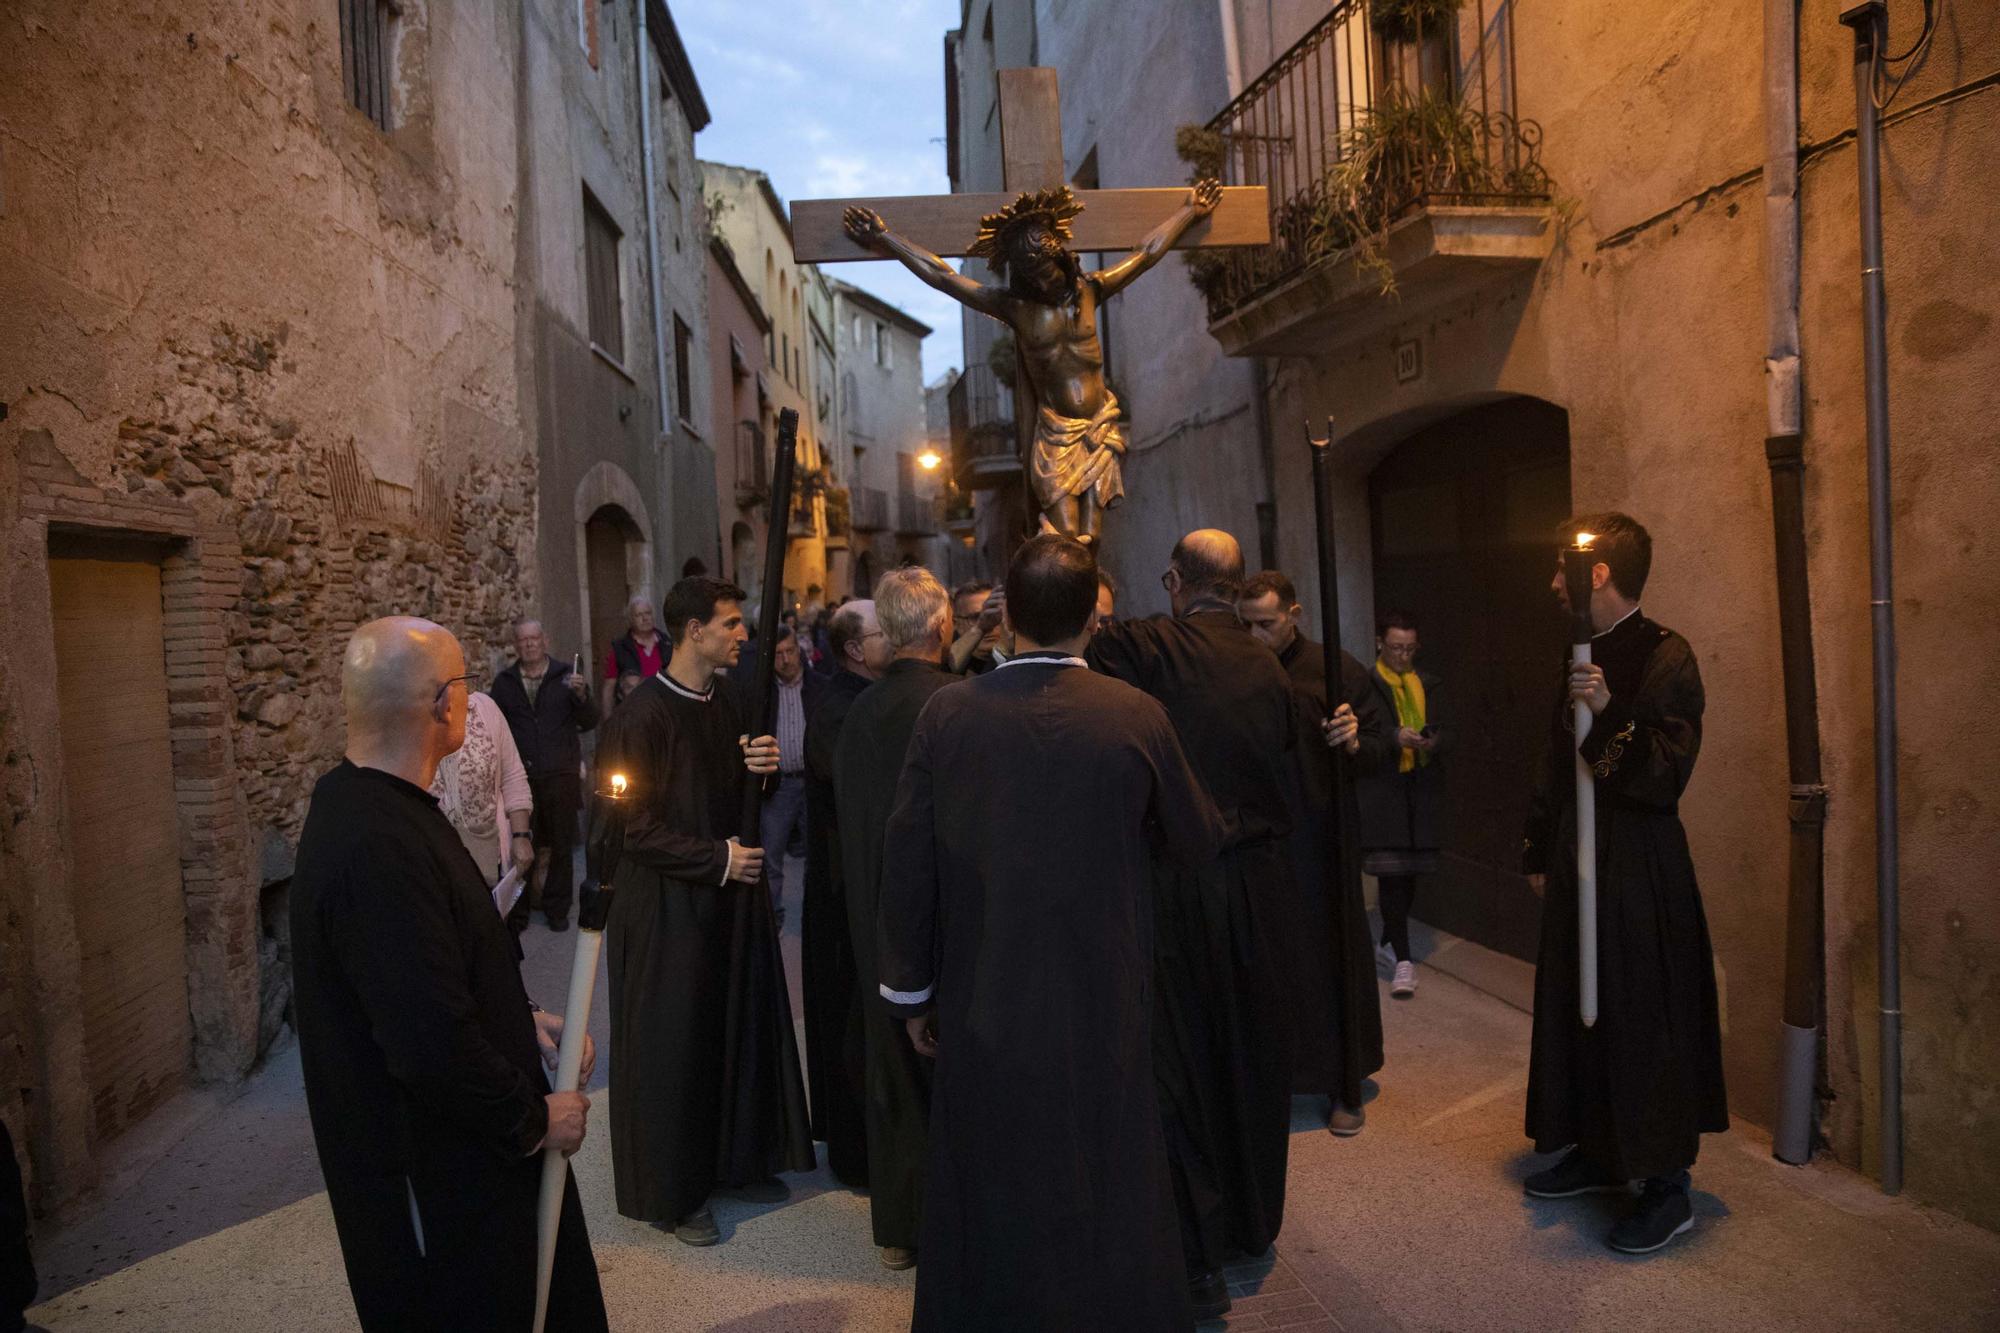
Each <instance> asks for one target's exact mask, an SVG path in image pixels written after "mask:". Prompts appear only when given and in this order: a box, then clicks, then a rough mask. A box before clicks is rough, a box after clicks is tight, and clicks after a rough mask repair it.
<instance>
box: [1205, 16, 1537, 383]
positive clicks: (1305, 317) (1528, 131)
mask: <svg viewBox="0 0 2000 1333" xmlns="http://www.w3.org/2000/svg"><path fill="white" fill-rule="evenodd" d="M1513 13H1514V9H1513V5H1512V4H1511V3H1508V2H1506V0H1337V3H1335V4H1334V6H1333V8H1332V10H1331V12H1329V13H1328V14H1327V16H1326V17H1325V18H1323V19H1322V20H1320V22H1319V23H1317V24H1316V25H1314V27H1313V28H1312V30H1311V31H1309V32H1308V33H1306V35H1305V36H1304V37H1302V38H1300V39H1299V41H1298V42H1297V43H1296V44H1294V45H1293V46H1292V48H1291V49H1290V50H1289V51H1287V52H1285V54H1284V55H1282V56H1280V57H1279V58H1278V61H1277V63H1275V64H1274V65H1272V66H1271V68H1269V69H1268V70H1266V71H1264V73H1263V74H1262V75H1260V76H1259V77H1258V79H1257V80H1256V81H1255V82H1254V83H1252V84H1251V85H1250V86H1249V87H1248V88H1246V89H1244V91H1243V95H1242V96H1240V97H1238V98H1237V99H1236V100H1235V101H1233V102H1231V103H1230V104H1229V105H1228V106H1227V107H1225V108H1223V110H1222V112H1221V114H1219V115H1217V116H1216V117H1215V118H1214V119H1213V120H1211V121H1209V122H1208V124H1207V125H1205V126H1190V127H1187V128H1185V129H1183V130H1182V132H1181V134H1180V136H1179V142H1178V146H1179V148H1180V151H1181V156H1182V157H1183V158H1185V159H1186V160H1187V161H1189V162H1190V163H1191V164H1193V165H1194V167H1195V169H1196V170H1197V171H1198V172H1201V173H1203V174H1211V173H1212V174H1215V175H1219V176H1220V177H1221V179H1222V182H1223V184H1225V185H1262V186H1266V187H1267V188H1268V189H1269V191H1270V197H1271V235H1272V238H1273V240H1272V243H1271V244H1270V245H1268V246H1261V247H1258V248H1255V249H1244V250H1211V251H1200V252H1195V253H1194V254H1192V255H1191V256H1190V262H1189V265H1188V272H1189V276H1190V278H1191V279H1192V280H1193V281H1194V283H1195V286H1196V287H1197V288H1198V289H1199V290H1200V291H1201V293H1202V295H1203V297H1204V298H1206V300H1207V302H1208V312H1209V332H1210V333H1212V334H1213V335H1214V336H1215V338H1216V340H1217V341H1218V342H1220V343H1221V344H1222V346H1223V350H1224V351H1226V352H1228V353H1229V354H1230V355H1232V356H1273V355H1310V354H1314V353H1321V352H1325V351H1327V350H1329V349H1330V348H1333V347H1337V346H1340V345H1342V344H1344V343H1348V342H1352V341H1355V340H1357V339H1359V338H1362V337H1366V336H1368V335H1370V334H1373V333H1376V332H1379V331H1381V330H1382V329H1384V328H1387V327H1388V326H1390V325H1392V324H1394V323H1399V322H1401V321H1403V320H1406V319H1408V318H1409V317H1410V315H1411V314H1412V313H1413V312H1415V311H1417V310H1421V309H1423V308H1426V307H1428V306H1432V305H1436V304H1439V303H1441V302H1444V301H1448V300H1452V299H1455V298H1457V297H1460V296H1463V295H1465V294H1467V293H1469V292H1471V291H1472V290H1474V289H1475V288H1477V287H1480V286H1483V285H1485V284H1486V283H1488V282H1491V281H1492V280H1493V279H1494V278H1495V277H1496V276H1498V275H1501V274H1504V273H1507V272H1510V271H1512V272H1520V271H1524V270H1531V269H1533V268H1534V267H1535V266H1536V265H1538V264H1540V263H1541V261H1542V260H1543V259H1544V258H1545V257H1547V255H1548V253H1549V251H1550V249H1551V248H1552V247H1553V245H1554V242H1555V223H1554V217H1553V209H1552V208H1551V205H1550V191H1551V186H1550V181H1549V177H1548V173H1547V172H1546V171H1545V170H1543V168H1542V164H1541V161H1540V150H1541V141H1542V131H1541V126H1540V125H1538V124H1537V123H1536V122H1534V121H1532V120H1525V119H1522V118H1521V116H1520V113H1519V110H1518V108H1517V105H1516V103H1515V98H1514V58H1515V53H1514V31H1513ZM1392 293H1393V294H1394V296H1395V297H1396V298H1397V299H1395V300H1394V301H1390V300H1385V299H1384V298H1385V297H1387V296H1389V295H1391V294H1392Z"/></svg>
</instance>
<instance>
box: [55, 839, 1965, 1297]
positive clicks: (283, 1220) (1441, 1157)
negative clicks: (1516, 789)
mask: <svg viewBox="0 0 2000 1333" xmlns="http://www.w3.org/2000/svg"><path fill="white" fill-rule="evenodd" d="M801 878H802V876H799V877H791V876H788V882H789V884H790V885H792V886H796V885H797V884H798V883H799V882H800V880H801ZM793 892H794V893H796V888H795V887H794V889H793ZM798 915H799V914H798V911H797V906H796V902H794V904H793V907H792V911H791V913H790V925H789V926H788V927H787V932H786V935H787V938H786V944H787V948H788V953H789V954H790V959H791V961H792V963H793V965H794V969H795V968H796V957H797V943H798V942H797V922H798ZM575 938H576V937H575V935H574V934H568V935H551V934H549V933H548V932H547V931H546V930H545V929H543V928H542V926H541V925H540V924H539V922H538V923H537V924H536V925H535V926H534V927H533V928H532V929H531V930H530V932H529V934H528V937H527V943H528V951H529V957H528V961H527V964H526V973H527V976H528V980H529V992H530V994H532V995H534V996H535V997H537V998H538V999H540V1000H541V1001H543V1002H544V1003H546V1004H551V1005H554V1004H560V1003H561V999H562V995H563V992H564V989H565V986H566V982H567V977H568V971H569V960H570V956H571V951H572V948H573V942H574V940H575ZM1419 952H1420V954H1424V955H1427V956H1429V957H1431V958H1432V959H1433V960H1434V961H1436V962H1438V963H1439V964H1441V965H1444V966H1448V967H1450V968H1451V969H1452V971H1453V972H1455V973H1457V974H1458V975H1456V976H1453V975H1446V974H1445V973H1442V972H1440V971H1438V970H1435V969H1433V968H1430V967H1425V968H1423V969H1421V976H1422V986H1421V989H1420V992H1419V994H1418V996H1417V997H1416V998H1415V999H1413V1000H1410V1001H1394V1002H1392V1001H1389V1000H1387V999H1386V998H1385V999H1384V1001H1383V1004H1384V1009H1385V1021H1386V1024H1387V1040H1388V1049H1389V1059H1390V1064H1389V1067H1388V1068H1387V1069H1386V1070H1385V1071H1384V1072H1383V1074H1382V1075H1381V1077H1380V1080H1379V1088H1378V1092H1377V1095H1376V1096H1375V1097H1374V1099H1373V1100H1372V1101H1371V1102H1370V1104H1369V1106H1368V1108H1367V1109H1368V1127H1367V1129H1366V1131H1365V1132H1363V1133H1362V1134H1361V1135H1360V1136H1359V1137H1357V1138H1354V1139H1345V1140H1339V1139H1334V1138H1333V1137H1331V1136H1330V1135H1328V1134H1327V1133H1326V1132H1325V1131H1324V1129H1323V1128H1321V1125H1322V1123H1323V1120H1322V1118H1321V1110H1320V1108H1318V1107H1314V1106H1311V1105H1309V1104H1308V1103H1307V1101H1306V1100H1305V1099H1300V1101H1299V1102H1298V1103H1297V1104H1296V1107H1295V1117H1294V1121H1293V1130H1294V1133H1293V1136H1292V1165H1291V1175H1290V1197H1289V1200H1288V1206H1287V1213H1286V1220H1285V1229H1284V1233H1283V1235H1282V1236H1281V1237H1280V1239H1279V1241H1278V1245H1277V1247H1276V1252H1275V1254H1274V1255H1272V1256H1268V1257H1266V1258H1265V1259H1263V1260H1260V1261H1256V1262H1248V1263H1244V1264H1241V1265H1239V1266H1237V1267H1235V1268H1233V1269H1232V1270H1231V1271H1230V1273H1229V1277H1230V1285H1231V1290H1232V1292H1233V1293H1234V1294H1235V1296H1236V1309H1235V1311H1234V1312H1233V1313H1232V1315H1231V1317H1230V1318H1229V1320H1228V1321H1227V1322H1226V1323H1217V1324H1215V1325H1212V1326H1210V1327H1211V1328H1213V1329H1217V1330H1220V1329H1225V1328H1226V1329H1227V1330H1229V1333H1248V1331H1249V1330H1264V1329H1273V1330H1275V1329H1323V1330H1330V1329H1342V1330H1350V1331H1354V1333H1359V1331H1360V1330H1390V1329H1451V1330H1478V1329H1541V1330H1546V1329H1572V1328H1574V1329H1585V1328H1588V1329H1619V1330H1626V1329H1674V1330H1683V1329H1722V1328H1758V1329H1824V1328H1829V1327H1838V1326H1851V1327H1870V1328H1876V1329H1898V1328H1909V1329H1923V1330H1925V1333H1944V1331H1945V1330H1953V1329H1968V1330H1970V1329H1992V1328H1996V1327H2000V1236H1996V1235H1994V1234H1992V1233H1989V1232H1986V1231H1982V1230H1980V1229H1978V1228H1975V1227H1972V1226H1970V1225H1967V1224H1965V1223H1963V1222H1959V1221H1957V1220H1955V1219H1953V1218H1950V1217H1947V1216H1945V1215H1943V1214H1940V1213H1937V1212H1934V1211H1931V1210H1928V1209H1925V1208H1922V1207H1920V1206H1917V1205H1915V1204H1912V1203H1910V1202H1908V1201H1906V1200H1895V1199H1887V1198H1884V1197H1883V1196H1882V1195H1881V1194H1880V1193H1879V1192H1878V1191H1876V1190H1875V1189H1874V1187H1873V1186H1872V1185H1871V1184H1870V1183H1869V1182H1867V1181H1865V1180H1863V1179H1862V1178H1860V1177H1858V1176H1855V1175H1853V1174H1852V1173H1849V1172H1847V1171H1844V1170H1842V1169H1840V1168H1838V1167H1833V1166H1824V1165H1818V1166H1812V1167H1806V1168H1792V1167H1786V1166H1782V1165H1779V1164H1778V1163H1777V1162H1775V1161H1774V1160H1772V1158H1771V1157H1770V1153H1769V1143H1768V1141H1767V1140H1766V1139H1765V1138H1764V1137H1763V1136H1762V1135H1761V1134H1760V1133H1759V1132H1758V1131H1756V1130H1754V1129H1751V1128H1749V1127H1746V1126H1742V1125H1740V1124H1739V1126H1738V1127H1737V1129H1736V1130H1735V1131H1734V1132H1733V1133H1731V1134H1727V1135H1722V1136H1718V1137H1716V1138H1712V1139H1710V1140H1708V1142H1707V1144H1706V1146H1705V1148H1704V1151H1703V1155H1702V1160H1701V1163H1700V1164H1699V1166H1698V1167H1697V1168H1696V1171H1695V1186H1696V1202H1695V1208H1696V1230H1695V1232H1694V1234H1693V1235H1692V1236H1690V1237H1688V1238H1686V1239H1684V1240H1682V1241H1680V1242H1678V1243H1677V1244H1675V1245H1674V1246H1673V1247H1671V1248H1670V1249H1668V1250H1666V1251H1664V1252H1662V1253H1660V1254H1658V1255H1655V1256H1653V1257H1651V1258H1643V1259H1635V1258H1626V1257H1622V1256H1619V1255H1615V1254H1613V1253H1611V1252H1610V1251H1608V1250H1606V1249H1605V1248H1604V1246H1603V1244H1602V1235H1603V1232H1604V1231H1605V1229H1606V1228H1607V1227H1608V1226H1609V1225H1610V1220H1611V1218H1612V1215H1613V1214H1612V1212H1611V1208H1612V1201H1611V1200H1609V1199H1608V1198H1604V1197H1593V1198H1586V1199H1582V1200H1573V1201H1567V1202H1555V1203H1536V1202H1529V1201H1526V1200H1524V1199H1523V1197H1522V1195H1521V1192H1520V1183H1519V1182H1520V1179H1521V1177H1522V1176H1523V1175H1525V1174H1526V1173H1527V1172H1528V1171H1529V1170H1531V1169H1533V1168H1534V1167H1535V1166H1536V1165H1538V1164H1539V1160H1540V1159H1536V1158H1534V1157H1532V1156H1531V1155H1529V1154H1528V1152H1527V1150H1526V1149H1527V1145H1526V1143H1525V1142H1524V1141H1523V1139H1522V1137H1521V1131H1520V1120H1521V1101H1522V1096H1523V1092H1524V1088H1525V1066H1526V1053H1527V1042H1528V1017H1527V1015H1526V1014H1525V1013H1524V1012H1522V1011H1521V1010H1520V1009H1519V1008H1517V1007H1514V1005H1512V1004H1509V1003H1508V1002H1507V1001H1506V999H1503V998H1502V997H1503V996H1504V997H1510V998H1517V997H1518V988H1519V986H1518V983H1519V980H1520V969H1519V965H1516V964H1512V963H1510V962H1508V961H1507V960H1504V959H1498V958H1496V957H1494V956H1493V955H1490V954H1486V953H1485V952H1484V951H1483V950H1479V949H1478V948H1477V946H1473V945H1469V944H1464V943H1463V942H1458V941H1452V940H1449V939H1439V938H1436V937H1426V938H1424V939H1422V940H1420V943H1419ZM794 978H795V979H796V971H795V970H794ZM1461 978H1466V979H1461ZM793 993H794V996H795V997H796V995H797V989H796V984H795V985H794V992H793ZM604 1025H605V1001H604V995H603V990H602V987H601V985H600V989H599V993H598V1003H597V1006H596V1010H595V1013H594V1015H593V1028H594V1029H595V1031H596V1032H597V1034H598V1040H599V1043H600V1048H601V1046H602V1043H603V1041H604V1036H603V1033H604ZM615 1076H616V1069H615V1066H614V1063H613V1061H612V1060H611V1059H610V1058H608V1053H607V1058H601V1059H600V1060H599V1072H598V1084H599V1085H600V1086H601V1085H602V1084H603V1083H604V1082H605V1081H606V1080H607V1079H609V1078H611V1077H615ZM604 1116H605V1108H604V1106H603V1103H602V1101H601V1100H600V1102H599V1105H598V1107H597V1109H596V1113H595V1115H594V1117H593V1120H594V1132H593V1133H592V1135H591V1137H590V1139H589V1141H588V1142H587V1144H586V1145H585V1147H584V1150H583V1151H582V1152H581V1153H580V1154H578V1156H577V1158H576V1162H575V1165H576V1170H577V1173H578V1178H579V1184H580V1187H581V1189H582V1191H583V1197H584V1200H585V1206H586V1208H587V1210H588V1212H589V1215H590V1227H591V1237H592V1240H593V1242H594V1244H595V1247H596V1253H597V1257H598V1262H599V1266H600V1268H601V1270H602V1273H603V1281H604V1290H605V1297H606V1301H607V1303H608V1305H609V1307H610V1312H611V1321H612V1326H613V1327H614V1328H617V1329H721V1330H744V1331H746V1333H747V1331H749V1330H758V1331H760V1333H761V1331H762V1330H800V1331H801V1333H804V1331H807V1330H815V1331H816V1330H853V1331H854V1333H873V1331H875V1330H881V1331H882V1333H888V1331H889V1330H900V1329H903V1328H906V1327H907V1326H908V1320H909V1309H910V1291H911V1287H912V1282H913V1279H914V1274H913V1273H889V1272H886V1271H884V1270H883V1269H882V1268H881V1267H880V1266H879V1265H878V1264H877V1263H876V1259H875V1252H874V1249H873V1248H872V1246H871V1245H870V1244H869V1238H868V1220H867V1201H866V1200H865V1199H863V1198H861V1197H859V1196H856V1195H854V1194H853V1193H851V1192H849V1191H847V1190H845V1189H843V1188H841V1187H840V1186H839V1185H838V1184H836V1183H835V1182H834V1181H833V1180H832V1178H831V1177H830V1176H829V1175H828V1174H827V1173H826V1172H825V1171H824V1170H823V1169H822V1170H820V1171H818V1172H815V1173H813V1174H811V1175H808V1176H802V1177H792V1178H791V1180H792V1184H793V1195H792V1198H791V1199H790V1201H788V1202H786V1203H783V1204H775V1205H773V1204H761V1205H760V1204H750V1203H747V1202H743V1201H732V1200H728V1199H724V1200H722V1201H720V1202H719V1204H718V1206H717V1209H716V1213H717V1218H718V1220H719V1221H720V1223H721V1224H722V1228H723V1233H724V1238H725V1240H724V1243H723V1244H722V1245H719V1246H716V1247H715V1248H713V1249H708V1250H691V1249H688V1248H686V1247H685V1246H682V1245H679V1244H677V1243H675V1242H674V1241H673V1240H671V1239H670V1238H668V1237H666V1236H663V1235H661V1234H660V1233H658V1232H655V1231H653V1230H651V1229H650V1228H648V1227H645V1226H642V1225H640V1224H637V1223H634V1222H630V1221H627V1220H625V1219H623V1218H620V1217H618V1216H617V1214H616V1212H615V1211H614V1210H613V1208H612V1206H611V1179H610V1173H611V1160H610V1144H609V1142H608V1139H607V1136H606V1134H605V1131H604V1124H605V1119H604ZM156 1120H157V1121H158V1123H157V1124H155V1125H152V1126H149V1127H148V1128H147V1129H145V1130H143V1131H141V1132H140V1133H139V1135H137V1136H135V1138H134V1141H133V1143H132V1145H131V1146H130V1148H129V1150H128V1151H127V1154H126V1155H127V1157H128V1158H129V1159H130V1160H131V1162H132V1166H131V1167H130V1169H128V1170H127V1171H126V1172H125V1173H124V1174H123V1175H122V1176H117V1177H114V1178H113V1179H112V1180H111V1181H110V1182H109V1183H108V1184H107V1188H106V1191H105V1195H106V1197H105V1200H104V1202H103V1204H102V1206H101V1207H100V1208H99V1210H98V1211H97V1212H96V1213H95V1214H93V1215H91V1216H89V1217H87V1218H85V1219H84V1220H81V1221H79V1222H76V1223H74V1224H73V1225H71V1226H69V1227H68V1228H67V1229H66V1230H64V1231H63V1232H61V1233H59V1234H57V1235H54V1236H50V1237H45V1238H44V1239H43V1240H42V1241H41V1243H40V1244H39V1246H38V1252H39V1258H40V1261H41V1267H42V1270H43V1274H44V1277H43V1287H42V1294H43V1297H44V1300H45V1304H43V1305H41V1306H39V1307H38V1308H37V1309H35V1310H34V1311H32V1312H31V1318H33V1319H34V1320H35V1321H37V1322H39V1323H40V1324H41V1325H43V1326H45V1327H47V1328H49V1329H51V1330H56V1331H57V1333H69V1331H70V1330H75V1331H77V1333H93V1331H95V1330H165V1329H176V1330H178V1329H202V1330H235V1329H243V1330H262V1329H274V1328H282V1329H284V1330H285V1333H318V1330H347V1329H352V1328H354V1327H355V1322H354V1316H353V1310H352V1307H351V1305H350V1304H349V1302H348V1297H347V1290H346V1284H345V1279H344V1275H343V1273H342V1270H341V1265H340V1256H339V1251H338V1248H337V1245H336V1243H335V1240H334V1234H333V1222H332V1217H331V1214H330V1213H329V1212H328V1211H327V1207H326V1199H325V1196H324V1194H323V1193H321V1191H320V1182H319V1173H318V1167H317V1165H316V1163H315V1161H314V1159H313V1154H312V1140H311V1133H310V1129H309V1126H308V1125H307V1122H306V1115H305V1108H304V1101H303V1095H302V1092H301V1090H300V1085H299V1064H298V1055H297V1051H296V1048H295V1047H290V1046H287V1047H285V1048H283V1049H281V1050H279V1051H278V1052H276V1053H275V1054H274V1055H273V1056H272V1057H271V1058H269V1059H268V1060H267V1062H266V1064H265V1066H264V1067H263V1069H262V1070H261V1071H259V1073H258V1074H257V1075H256V1076H255V1077H253V1078H252V1079H251V1080H250V1081H249V1082H248V1083H247V1084H246V1085H245V1086H244V1087H243V1088H242V1089H240V1090H238V1091H237V1092H236V1093H235V1094H234V1095H233V1096H232V1097H230V1098H227V1099H225V1098H224V1097H222V1096H220V1095H215V1094H210V1095H206V1096H196V1097H191V1098H189V1099H186V1100H185V1101H184V1102H183V1104H181V1105H180V1106H178V1107H175V1108H173V1109H172V1110H171V1111H169V1112H164V1113H162V1115H161V1116H160V1117H156Z"/></svg>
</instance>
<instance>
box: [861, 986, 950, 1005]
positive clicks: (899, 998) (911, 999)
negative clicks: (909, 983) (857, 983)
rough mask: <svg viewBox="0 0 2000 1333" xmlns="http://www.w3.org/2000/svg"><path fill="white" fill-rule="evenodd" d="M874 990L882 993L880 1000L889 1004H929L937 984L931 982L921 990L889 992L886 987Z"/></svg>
mask: <svg viewBox="0 0 2000 1333" xmlns="http://www.w3.org/2000/svg"><path fill="white" fill-rule="evenodd" d="M876 989H878V990H880V991H881V992H882V998H883V999H885V1000H887V1001H888V1002H889V1003H890V1004H904V1005H910V1004H929V1003H930V998H931V993H932V992H933V991H935V990H936V989H937V984H936V983H935V982H933V983H932V984H931V985H928V986H926V987H924V988H923V989H922V990H890V989H889V988H888V986H886V985H880V986H878V987H877V988H876Z"/></svg>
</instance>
